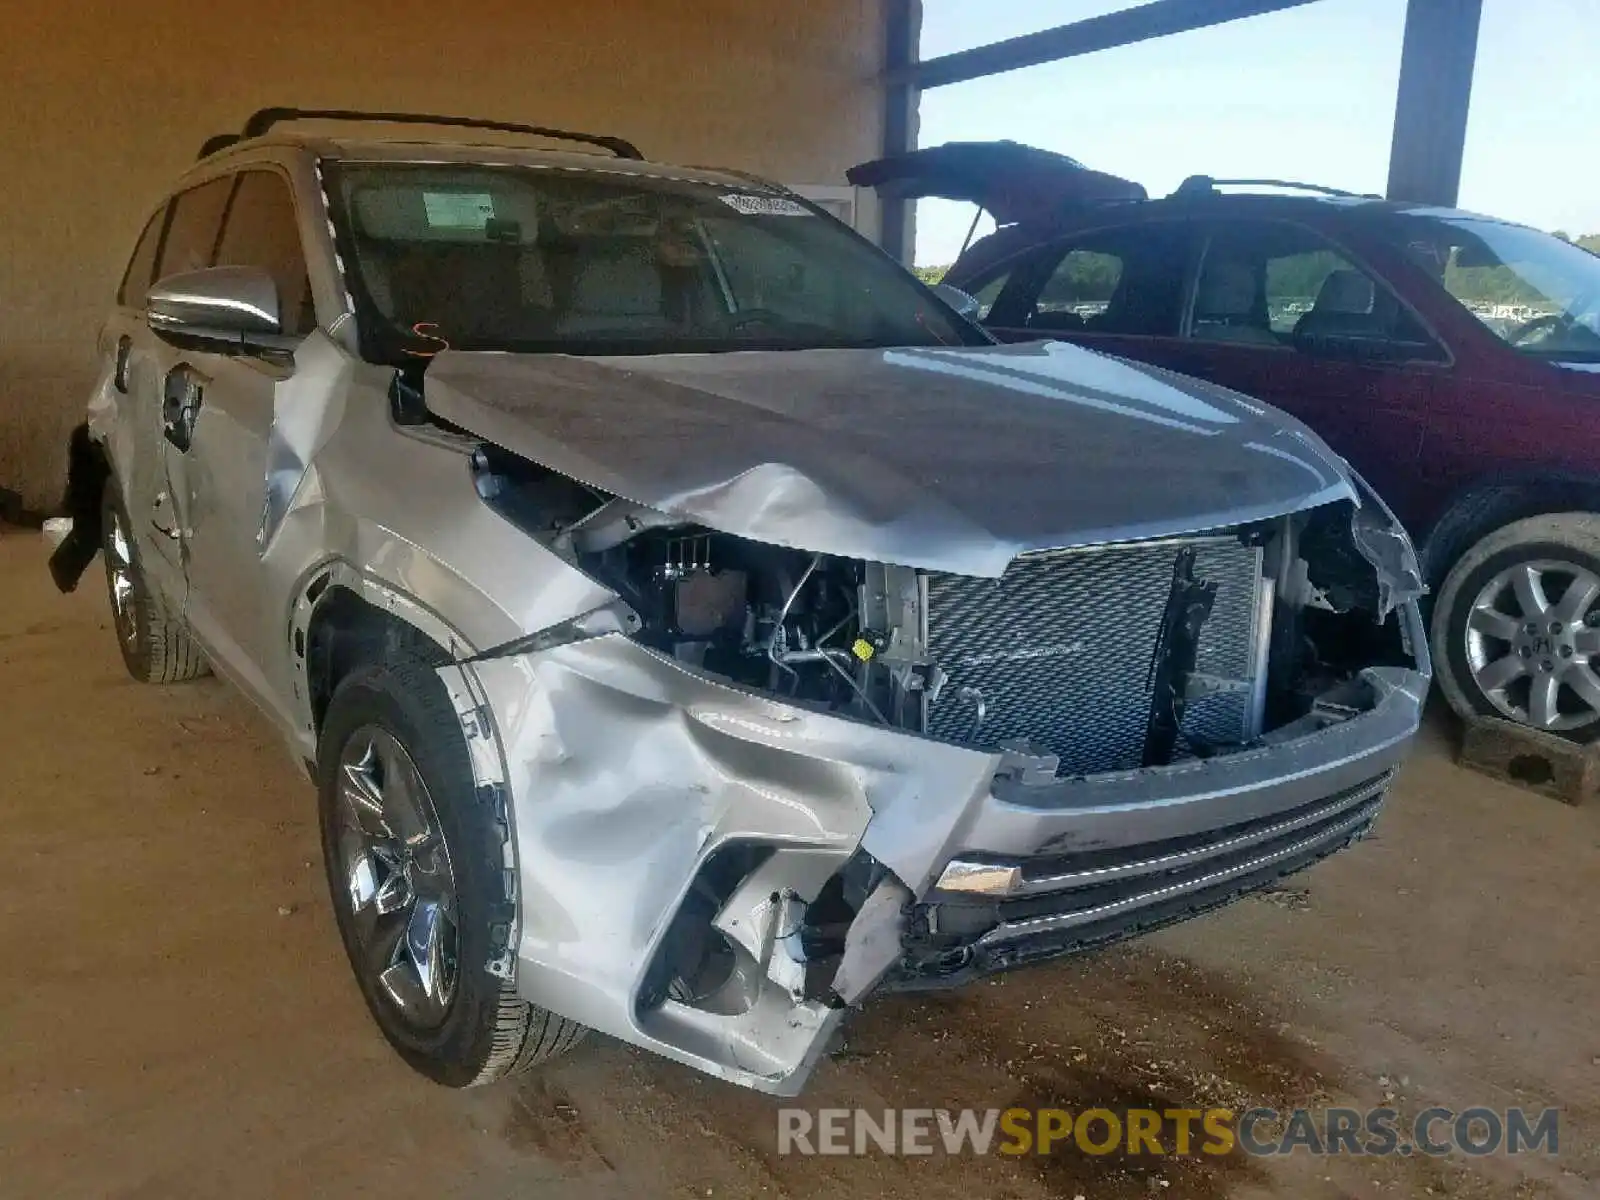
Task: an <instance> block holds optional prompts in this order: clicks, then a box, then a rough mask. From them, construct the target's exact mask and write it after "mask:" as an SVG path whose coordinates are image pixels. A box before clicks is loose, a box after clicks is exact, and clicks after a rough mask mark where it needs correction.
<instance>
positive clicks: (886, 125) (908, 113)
mask: <svg viewBox="0 0 1600 1200" xmlns="http://www.w3.org/2000/svg"><path fill="white" fill-rule="evenodd" d="M887 8H888V11H887V29H886V30H885V33H886V35H887V36H886V38H885V41H884V49H883V59H884V62H883V66H884V77H885V79H886V81H887V82H886V83H885V85H884V89H883V93H884V94H883V103H884V110H883V154H884V157H885V158H887V157H889V156H890V155H894V154H904V153H905V152H906V151H908V150H911V149H913V148H915V146H916V144H917V109H918V95H917V89H916V88H915V87H914V86H912V85H911V84H910V83H908V82H906V81H905V79H904V75H905V73H906V71H907V70H908V69H909V68H910V67H911V66H912V65H913V64H915V62H916V60H917V52H918V50H917V48H918V44H919V43H920V42H921V40H922V20H921V17H922V0H888V5H887ZM881 205H882V207H881V209H880V218H879V230H880V232H879V237H878V244H879V245H880V246H882V247H883V248H884V249H885V250H887V251H888V252H889V253H890V254H892V255H894V256H895V257H896V258H898V259H899V260H900V261H901V262H903V263H906V264H907V265H908V266H909V265H910V263H911V261H912V255H913V253H914V251H915V247H913V246H912V244H911V242H912V234H913V228H912V222H911V220H910V211H911V206H910V204H909V203H908V202H907V201H905V200H899V199H887V198H886V199H883V200H882V201H881Z"/></svg>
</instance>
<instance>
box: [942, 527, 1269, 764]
mask: <svg viewBox="0 0 1600 1200" xmlns="http://www.w3.org/2000/svg"><path fill="white" fill-rule="evenodd" d="M1184 547H1192V548H1193V549H1194V550H1195V552H1196V564H1195V574H1196V576H1197V577H1198V578H1201V579H1208V580H1212V581H1214V582H1216V583H1217V584H1218V593H1217V600H1216V604H1215V606H1214V608H1213V611H1212V615H1211V618H1210V619H1209V620H1208V621H1207V622H1206V625H1205V628H1204V630H1203V631H1202V633H1201V638H1200V645H1199V651H1198V654H1197V660H1196V672H1197V674H1199V675H1206V676H1211V677H1214V678H1216V679H1223V680H1231V681H1234V682H1235V683H1236V685H1237V686H1234V687H1232V688H1230V689H1228V690H1219V691H1217V692H1215V693H1213V694H1210V695H1205V696H1201V697H1199V698H1196V699H1191V700H1190V702H1189V706H1188V712H1187V714H1186V716H1185V720H1184V731H1185V733H1187V734H1189V735H1191V736H1193V737H1195V738H1197V739H1199V740H1203V741H1206V742H1211V743H1215V744H1220V745H1235V744H1239V743H1241V742H1244V741H1246V740H1248V738H1249V737H1251V736H1253V733H1254V732H1255V731H1254V729H1253V717H1254V711H1255V707H1256V704H1255V701H1256V688H1255V677H1256V675H1257V674H1258V664H1259V658H1260V655H1259V647H1260V646H1261V644H1262V640H1263V639H1262V637H1261V634H1262V633H1263V632H1264V631H1263V630H1262V629H1261V628H1260V622H1261V620H1262V617H1263V612H1264V606H1263V605H1262V603H1261V600H1260V597H1261V592H1262V589H1263V587H1264V581H1263V579H1262V575H1261V561H1262V551H1261V549H1260V547H1258V546H1252V545H1246V544H1244V543H1243V542H1242V541H1241V540H1240V539H1239V538H1237V537H1234V536H1230V535H1227V534H1220V535H1204V536H1199V537H1192V538H1176V539H1163V540H1160V541H1151V542H1128V543H1120V544H1115V545H1107V546H1091V547H1082V548H1076V549H1070V550H1047V551H1039V552H1035V553H1030V554H1024V555H1021V556H1019V557H1018V558H1016V559H1015V560H1013V561H1012V563H1011V565H1010V566H1009V567H1008V568H1007V569H1006V572H1005V574H1004V575H1003V576H1002V577H1001V578H1000V579H998V580H996V579H978V578H971V577H967V576H961V575H950V574H940V573H935V574H930V575H928V576H926V579H927V603H926V604H925V605H924V607H923V612H924V614H925V619H926V621H927V637H926V644H927V648H928V654H929V657H930V658H931V660H932V661H933V662H935V663H937V664H938V665H939V666H940V668H941V669H942V670H943V672H944V673H945V679H944V683H943V686H942V689H941V691H940V693H939V700H938V702H937V703H935V704H931V705H928V706H927V715H926V721H925V728H926V730H927V732H928V733H929V734H930V735H931V736H933V737H936V738H940V739H943V740H946V741H953V742H958V743H963V744H973V745H978V746H981V747H983V748H984V749H991V750H992V749H996V748H998V747H999V745H1000V743H1002V742H1019V741H1023V742H1028V743H1030V744H1031V745H1032V746H1034V747H1036V748H1037V749H1038V750H1040V751H1042V752H1045V753H1049V754H1054V755H1057V756H1058V758H1059V760H1060V766H1059V773H1060V774H1062V775H1090V774H1097V773H1100V772H1104V771H1115V770H1126V769H1130V768H1136V767H1138V766H1140V765H1141V762H1142V755H1143V749H1144V738H1145V730H1146V725H1147V721H1148V716H1149V693H1148V692H1147V691H1146V690H1145V687H1146V680H1147V678H1148V674H1149V670H1150V665H1151V659H1152V657H1153V655H1154V653H1155V650H1156V643H1157V639H1158V637H1159V634H1160V628H1161V620H1162V614H1163V612H1164V611H1165V608H1166V603H1167V596H1168V593H1169V591H1170V589H1171V584H1172V569H1173V565H1174V561H1175V559H1176V556H1177V553H1178V551H1179V550H1180V549H1182V548H1184ZM975 695H976V696H979V697H981V706H980V705H979V704H978V702H977V701H975V700H974V699H973V697H974V696H975ZM980 711H981V712H982V713H983V714H984V715H983V720H982V723H981V725H979V726H978V728H977V732H976V734H975V733H974V724H975V716H976V714H977V713H978V712H980Z"/></svg>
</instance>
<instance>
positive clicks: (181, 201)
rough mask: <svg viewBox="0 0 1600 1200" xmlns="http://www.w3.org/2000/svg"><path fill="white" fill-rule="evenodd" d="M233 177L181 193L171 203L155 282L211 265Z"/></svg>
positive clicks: (215, 180) (214, 180)
mask: <svg viewBox="0 0 1600 1200" xmlns="http://www.w3.org/2000/svg"><path fill="white" fill-rule="evenodd" d="M232 190H233V178H232V177H231V176H225V177H223V178H221V179H213V180H211V181H210V182H209V183H202V184H201V185H200V186H199V187H195V188H190V189H189V190H188V191H187V192H180V193H179V194H178V196H177V198H176V199H174V200H173V202H172V220H171V222H170V223H169V224H168V225H167V238H166V241H165V243H164V244H163V245H162V247H161V266H160V267H159V268H157V270H156V279H157V280H158V281H159V280H162V279H166V278H168V277H169V276H172V275H178V274H182V273H183V272H185V271H200V270H204V269H205V268H206V267H209V266H210V265H211V259H212V256H213V255H214V254H215V253H216V249H217V235H218V234H219V233H220V232H221V231H222V213H223V210H224V209H225V208H227V206H228V194H229V193H230V192H231V191H232Z"/></svg>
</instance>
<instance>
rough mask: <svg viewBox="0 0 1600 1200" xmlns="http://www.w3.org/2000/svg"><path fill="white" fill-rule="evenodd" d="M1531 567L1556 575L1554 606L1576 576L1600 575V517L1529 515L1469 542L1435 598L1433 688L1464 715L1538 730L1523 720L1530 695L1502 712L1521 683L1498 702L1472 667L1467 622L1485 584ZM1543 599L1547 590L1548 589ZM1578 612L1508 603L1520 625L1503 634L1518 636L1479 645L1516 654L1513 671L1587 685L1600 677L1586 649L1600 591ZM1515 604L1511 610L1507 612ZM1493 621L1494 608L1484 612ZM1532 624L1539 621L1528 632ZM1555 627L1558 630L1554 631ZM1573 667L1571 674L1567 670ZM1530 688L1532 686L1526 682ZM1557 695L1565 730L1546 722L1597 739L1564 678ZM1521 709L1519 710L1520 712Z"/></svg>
mask: <svg viewBox="0 0 1600 1200" xmlns="http://www.w3.org/2000/svg"><path fill="white" fill-rule="evenodd" d="M1525 565H1526V566H1531V567H1532V568H1533V569H1534V570H1535V571H1536V572H1539V574H1540V578H1541V579H1543V578H1544V577H1545V575H1546V573H1548V574H1551V575H1554V576H1555V577H1556V578H1557V579H1558V580H1560V581H1561V583H1560V585H1559V586H1561V587H1562V591H1561V592H1560V593H1558V594H1557V597H1558V598H1557V599H1555V600H1554V601H1553V604H1552V611H1551V612H1550V613H1549V614H1547V615H1548V616H1549V617H1551V618H1554V617H1555V616H1556V615H1557V614H1556V613H1555V612H1554V611H1553V610H1554V608H1556V607H1559V603H1560V600H1559V597H1564V596H1565V595H1567V591H1568V589H1570V588H1571V587H1573V586H1576V583H1575V582H1569V581H1576V580H1577V579H1579V578H1581V577H1585V576H1586V577H1588V578H1590V579H1595V580H1600V515H1597V514H1595V513H1583V512H1570V513H1554V514H1550V515H1546V516H1539V517H1529V518H1527V519H1525V520H1521V521H1514V522H1512V523H1511V524H1509V525H1506V526H1503V527H1502V528H1500V529H1497V530H1495V531H1494V532H1492V533H1490V534H1489V535H1487V536H1486V537H1484V538H1482V539H1481V540H1480V541H1478V542H1477V543H1476V544H1475V545H1474V546H1472V547H1471V549H1469V550H1468V551H1467V552H1466V553H1465V554H1464V555H1462V556H1461V558H1460V560H1459V561H1457V562H1456V564H1455V565H1454V566H1453V567H1452V568H1451V569H1450V571H1449V573H1448V574H1447V575H1446V576H1445V580H1444V583H1443V585H1442V586H1441V587H1440V589H1439V594H1438V598H1437V601H1436V602H1435V604H1434V609H1433V620H1432V633H1431V642H1432V646H1433V661H1434V667H1435V671H1436V672H1437V677H1438V681H1439V688H1440V690H1441V691H1442V692H1443V693H1444V696H1445V699H1446V700H1448V701H1449V703H1450V707H1451V708H1453V709H1454V710H1455V711H1456V713H1457V714H1458V715H1460V716H1461V717H1462V718H1463V719H1470V718H1473V717H1480V716H1487V717H1498V718H1500V719H1502V720H1515V721H1518V722H1519V723H1521V724H1524V725H1527V726H1528V727H1529V728H1540V726H1539V725H1537V724H1535V723H1534V722H1533V721H1531V720H1530V719H1529V712H1530V710H1531V700H1530V702H1529V703H1528V704H1526V705H1516V704H1510V705H1509V707H1511V708H1512V709H1515V710H1517V711H1507V706H1506V704H1507V697H1508V696H1509V695H1511V694H1512V692H1513V690H1514V689H1516V688H1517V687H1519V686H1520V685H1519V684H1516V683H1513V684H1512V685H1510V686H1509V687H1508V688H1507V690H1506V693H1505V695H1502V697H1501V703H1497V702H1496V699H1494V698H1492V697H1491V696H1490V694H1489V692H1488V691H1487V690H1486V689H1485V687H1484V686H1483V684H1482V683H1480V679H1481V678H1488V679H1489V681H1490V682H1494V678H1493V677H1492V676H1485V673H1484V666H1485V663H1486V661H1489V662H1492V661H1494V659H1493V658H1490V659H1487V660H1485V659H1483V656H1481V655H1480V656H1479V659H1480V661H1478V662H1477V664H1476V666H1475V664H1474V661H1473V654H1472V653H1471V652H1470V647H1469V640H1470V639H1469V621H1470V620H1471V619H1472V617H1473V612H1474V609H1475V608H1476V607H1477V606H1478V604H1479V602H1480V599H1481V598H1483V597H1484V596H1485V593H1486V589H1493V588H1495V587H1496V584H1497V581H1499V580H1503V579H1505V578H1506V577H1507V576H1508V574H1510V573H1512V572H1516V571H1518V570H1519V569H1520V568H1521V567H1523V566H1525ZM1547 598H1548V591H1547ZM1583 607H1584V610H1585V611H1583V612H1580V613H1577V614H1576V616H1575V619H1574V620H1567V621H1560V620H1553V619H1552V620H1536V621H1529V620H1527V619H1526V618H1527V617H1528V616H1529V614H1527V613H1526V612H1525V611H1524V609H1523V606H1521V605H1520V603H1517V602H1514V601H1508V602H1506V603H1505V604H1504V605H1503V608H1504V610H1505V611H1506V612H1507V614H1508V615H1509V616H1510V618H1511V622H1512V623H1513V624H1517V625H1520V628H1518V629H1512V628H1511V627H1510V626H1509V625H1508V626H1506V632H1508V633H1511V634H1513V635H1514V636H1515V637H1516V638H1517V639H1518V640H1517V641H1516V642H1510V641H1507V640H1505V639H1503V638H1500V637H1498V636H1496V637H1493V638H1492V639H1491V640H1487V641H1486V640H1485V639H1481V638H1480V639H1479V644H1480V645H1489V646H1493V647H1494V651H1495V657H1496V658H1498V657H1505V658H1510V657H1511V656H1513V655H1515V656H1517V657H1520V658H1522V660H1523V661H1524V662H1525V663H1526V664H1527V668H1526V671H1527V674H1526V675H1525V676H1520V677H1518V678H1519V679H1520V678H1523V677H1526V678H1529V679H1530V680H1533V679H1537V678H1538V677H1539V673H1540V672H1543V671H1553V673H1554V674H1555V675H1557V676H1558V677H1562V678H1563V679H1564V680H1565V679H1570V678H1578V679H1579V681H1580V683H1581V686H1583V687H1584V688H1586V689H1590V690H1591V691H1592V688H1591V685H1590V684H1589V679H1591V678H1594V677H1596V676H1600V670H1597V669H1596V665H1597V664H1600V653H1591V651H1590V647H1592V646H1595V645H1597V644H1600V643H1597V639H1600V596H1597V597H1596V598H1595V599H1594V600H1593V601H1591V602H1590V603H1589V604H1587V605H1584V606H1583ZM1512 610H1515V611H1512ZM1490 616H1491V619H1492V618H1493V616H1494V614H1490ZM1530 626H1538V628H1537V630H1536V631H1534V630H1530ZM1557 629H1559V632H1552V631H1553V630H1557ZM1569 671H1570V672H1572V674H1571V675H1569V674H1567V672H1569ZM1529 686H1531V684H1530V685H1529ZM1560 694H1561V695H1562V696H1563V697H1564V699H1565V702H1566V704H1567V707H1566V708H1565V709H1563V710H1562V711H1563V723H1565V724H1567V725H1568V727H1566V728H1547V729H1545V732H1549V733H1553V734H1556V735H1557V736H1560V737H1563V738H1566V739H1568V740H1570V741H1575V742H1580V743H1586V742H1590V741H1593V740H1595V739H1596V738H1597V737H1600V711H1596V712H1592V713H1591V714H1590V715H1589V716H1587V717H1585V716H1584V714H1583V712H1582V709H1581V707H1580V705H1581V703H1582V698H1581V697H1579V696H1578V695H1577V694H1576V693H1574V692H1571V691H1570V688H1569V686H1568V685H1567V684H1566V683H1565V682H1563V685H1562V687H1561V689H1560ZM1519 714H1520V715H1519Z"/></svg>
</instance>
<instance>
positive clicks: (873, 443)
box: [424, 343, 1353, 577]
mask: <svg viewBox="0 0 1600 1200" xmlns="http://www.w3.org/2000/svg"><path fill="white" fill-rule="evenodd" d="M773 358H774V356H773V355H770V354H757V353H752V354H699V355H697V354H678V355H653V356H639V357H633V358H583V359H580V358H573V357H567V356H562V355H529V354H521V355H518V354H489V353H462V352H455V351H451V352H446V353H444V354H441V355H439V356H438V357H437V358H436V359H435V360H434V361H433V363H432V364H431V366H430V367H429V369H428V373H427V376H426V379H425V383H424V398H425V402H426V403H427V405H428V408H429V409H430V411H432V412H434V413H435V414H436V415H438V416H440V417H442V418H444V419H446V420H448V421H450V422H452V423H453V424H455V425H458V426H460V427H461V428H464V429H468V430H471V431H472V432H473V433H475V434H477V435H479V436H480V437H483V438H485V439H486V440H488V441H491V442H493V443H495V444H497V445H499V446H502V447H504V448H505V449H507V450H510V451H511V452H513V453H515V454H519V455H521V456H523V457H525V458H528V459H530V460H531V461H534V462H537V463H540V464H542V465H544V466H546V467H549V468H550V469H552V470H555V471H559V472H561V473H562V474H565V475H567V476H569V477H571V478H573V479H576V480H579V481H580V482H583V483H586V484H589V485H590V486H592V487H595V488H599V489H601V490H603V491H606V492H609V493H611V494H613V495H617V496H621V497H623V498H625V499H628V500H632V501H635V502H637V503H639V504H643V505H647V506H649V507H651V508H655V509H660V510H662V511H664V512H669V513H673V514H675V515H679V516H682V517H683V518H684V519H686V520H691V521H695V522H698V523H701V524H704V525H708V526H710V527H712V528H714V529H719V530H722V531H723V532H725V533H732V534H738V535H741V536H745V537H749V538H752V539H754V540H757V541H762V542H767V543H770V544H773V545H780V546H787V547H791V548H795V549H802V550H811V551H817V552H822V553H827V554H836V555H840V556H846V557H856V558H863V559H868V560H872V561H878V562H888V563H897V564H902V565H907V566H917V567H922V568H924V569H928V570H944V571H952V572H956V573H959V574H966V575H979V576H987V577H998V576H1000V575H1001V574H1003V573H1004V571H1005V569H1006V566H1007V564H1009V563H1010V561H1011V560H1012V559H1013V558H1015V557H1016V556H1017V555H1018V554H1019V553H1023V552H1025V551H1028V550H1039V549H1049V548H1058V547H1062V546H1076V545H1090V544H1098V543H1104V542H1112V541H1124V540H1130V539H1135V538H1146V537H1159V536H1169V535H1175V534H1181V533H1189V532H1194V531H1196V530H1199V529H1213V528H1221V527H1224V526H1229V525H1236V524H1242V523H1245V522H1249V521H1254V520H1259V519H1264V518H1267V517H1275V516H1280V515H1282V514H1284V513H1286V512H1290V511H1294V510H1297V509H1302V508H1308V507H1313V506H1315V505H1318V504H1322V503H1328V502H1331V501H1333V500H1340V499H1348V498H1350V497H1351V496H1352V495H1353V489H1352V486H1351V484H1350V481H1349V479H1348V477H1347V475H1346V473H1345V469H1344V467H1343V465H1342V463H1341V462H1340V461H1339V460H1338V459H1337V457H1336V456H1335V455H1333V454H1332V452H1331V451H1329V450H1327V448H1326V447H1324V446H1323V445H1322V444H1321V442H1320V441H1319V440H1318V439H1316V437H1315V436H1314V435H1312V434H1310V433H1308V432H1307V431H1306V430H1305V428H1304V427H1303V426H1301V425H1299V424H1298V423H1297V422H1294V421H1292V420H1291V419H1290V418H1288V417H1285V416H1284V415H1283V414H1281V413H1277V412H1274V411H1272V410H1269V409H1266V408H1264V407H1262V406H1260V405H1257V404H1255V403H1253V402H1251V401H1248V400H1246V399H1245V398H1244V397H1242V396H1239V395H1237V394H1236V393H1232V392H1228V391H1226V390H1225V389H1221V388H1215V387H1212V386H1210V385H1208V384H1205V383H1202V382H1200V381H1198V380H1192V379H1187V378H1185V377H1183V376H1179V375H1175V374H1173V373H1171V372H1167V371H1161V370H1159V369H1157V368H1153V367H1146V366H1143V365H1141V364H1135V363H1127V362H1123V361H1122V360H1119V359H1113V358H1109V357H1107V356H1104V355H1099V354H1095V353H1092V352H1090V351H1086V350H1083V349H1081V348H1079V347H1075V346H1069V345H1066V344H1064V343H1040V344H1032V345H1021V346H1002V347H990V348H975V349H964V350H956V349H926V350H894V351H877V350H805V351H792V352H788V353H785V354H784V355H783V356H782V358H783V363H782V367H781V369H778V368H777V367H775V365H774V362H773ZM1130 472H1137V473H1138V477H1137V486H1134V487H1130V486H1129V473H1130Z"/></svg>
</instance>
